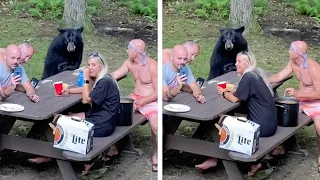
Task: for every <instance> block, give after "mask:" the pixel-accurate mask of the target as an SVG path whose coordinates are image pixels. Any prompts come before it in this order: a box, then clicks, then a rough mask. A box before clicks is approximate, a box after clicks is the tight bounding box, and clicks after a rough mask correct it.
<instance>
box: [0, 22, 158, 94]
mask: <svg viewBox="0 0 320 180" xmlns="http://www.w3.org/2000/svg"><path fill="white" fill-rule="evenodd" d="M0 21H1V22H2V26H1V27H0V31H1V32H2V35H1V37H0V47H6V46H7V45H8V44H12V43H16V44H18V43H20V42H22V41H23V40H26V39H31V42H32V44H33V45H34V46H35V49H36V53H35V54H34V56H33V58H32V59H31V60H30V61H29V62H28V63H27V64H26V72H27V74H28V77H29V78H31V77H36V78H41V75H42V71H43V64H44V59H45V56H46V53H47V49H48V47H49V45H50V43H51V40H52V39H53V37H54V36H55V35H56V34H57V30H56V27H57V23H56V22H55V21H51V23H48V21H45V22H41V21H40V22H39V21H36V20H32V19H20V18H15V17H3V16H2V17H0ZM50 24H51V25H50ZM83 41H84V44H85V45H84V54H83V61H82V65H81V66H83V65H86V63H87V57H86V55H87V54H88V53H89V52H100V53H102V54H103V56H104V57H106V59H107V62H108V64H109V67H110V70H111V71H113V70H116V69H117V68H118V67H120V66H121V64H122V63H123V61H124V60H125V59H126V58H127V53H126V50H127V42H123V41H120V40H119V39H117V38H112V37H110V36H108V37H107V36H104V35H94V34H88V33H85V34H83ZM148 54H149V56H151V57H154V58H155V57H156V56H155V55H156V47H149V49H148ZM119 85H120V88H121V92H122V94H123V95H128V94H129V93H130V92H131V91H132V89H133V80H132V76H131V75H129V77H128V78H125V79H123V80H121V81H120V82H119Z"/></svg>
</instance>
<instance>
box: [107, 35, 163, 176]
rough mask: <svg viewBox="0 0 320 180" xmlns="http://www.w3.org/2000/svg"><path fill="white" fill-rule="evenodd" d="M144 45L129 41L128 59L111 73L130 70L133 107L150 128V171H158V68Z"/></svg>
mask: <svg viewBox="0 0 320 180" xmlns="http://www.w3.org/2000/svg"><path fill="white" fill-rule="evenodd" d="M145 49H146V45H145V43H144V42H143V41H142V40H140V39H134V40H132V41H130V42H129V46H128V50H127V53H128V59H127V60H125V61H124V63H123V64H122V66H121V67H120V68H119V69H117V70H116V71H114V72H112V73H111V75H112V77H113V78H114V79H117V80H118V79H121V78H122V77H124V76H125V75H126V74H127V73H128V72H131V73H132V75H133V79H134V81H135V84H134V90H133V94H131V95H130V96H129V97H131V98H133V99H135V109H136V110H138V111H139V112H140V113H141V114H143V115H144V116H145V117H146V118H147V119H148V120H149V123H150V126H151V130H152V139H153V149H154V154H153V157H152V171H153V172H157V171H158V166H157V165H158V156H157V139H158V138H157V136H158V103H157V99H158V70H157V62H156V61H155V60H154V59H152V58H150V57H149V56H147V55H146V52H145Z"/></svg>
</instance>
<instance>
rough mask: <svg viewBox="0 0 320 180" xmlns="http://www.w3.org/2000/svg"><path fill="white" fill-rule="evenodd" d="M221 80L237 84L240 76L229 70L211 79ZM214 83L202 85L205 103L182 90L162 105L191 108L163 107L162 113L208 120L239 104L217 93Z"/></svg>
mask: <svg viewBox="0 0 320 180" xmlns="http://www.w3.org/2000/svg"><path fill="white" fill-rule="evenodd" d="M266 74H267V76H271V75H272V74H274V73H273V72H266ZM290 78H292V76H290V77H289V78H287V79H285V80H284V81H283V82H285V81H286V80H288V79H290ZM221 80H226V81H228V82H229V83H232V84H235V85H237V84H238V83H239V81H240V77H239V76H237V75H236V74H235V72H229V73H226V74H224V75H222V76H219V77H217V78H215V79H213V80H212V81H221ZM283 82H280V83H275V84H272V87H274V88H276V87H278V86H280V85H281V84H282V83H283ZM216 84H217V82H213V83H211V84H208V81H206V82H205V84H204V86H205V87H206V88H205V89H204V90H203V95H204V96H205V97H206V103H204V104H200V103H198V102H197V101H196V100H195V98H194V97H193V96H192V94H190V93H187V92H184V93H181V94H184V95H178V96H177V97H176V98H174V99H172V100H171V101H170V102H164V101H163V106H165V105H167V104H171V103H176V104H186V105H188V106H190V107H191V110H190V111H189V112H185V113H174V112H169V111H166V110H164V109H163V114H166V115H171V116H177V117H182V118H187V119H195V120H197V121H208V120H213V119H215V118H216V117H218V116H219V114H222V113H227V112H228V111H230V110H233V109H235V108H236V107H238V106H240V103H232V102H230V101H228V100H227V99H225V98H223V97H221V96H220V95H218V93H217V89H216V86H217V85H216Z"/></svg>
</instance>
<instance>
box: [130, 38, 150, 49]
mask: <svg viewBox="0 0 320 180" xmlns="http://www.w3.org/2000/svg"><path fill="white" fill-rule="evenodd" d="M130 43H131V44H132V45H133V46H134V47H135V48H136V49H137V50H139V51H140V52H144V51H145V49H146V43H144V41H143V40H141V39H134V40H131V41H130Z"/></svg>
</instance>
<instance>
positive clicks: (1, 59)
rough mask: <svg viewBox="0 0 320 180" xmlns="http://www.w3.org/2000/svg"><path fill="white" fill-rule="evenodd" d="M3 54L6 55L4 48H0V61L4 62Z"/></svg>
mask: <svg viewBox="0 0 320 180" xmlns="http://www.w3.org/2000/svg"><path fill="white" fill-rule="evenodd" d="M5 53H6V48H0V61H3V60H4V55H5Z"/></svg>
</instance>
